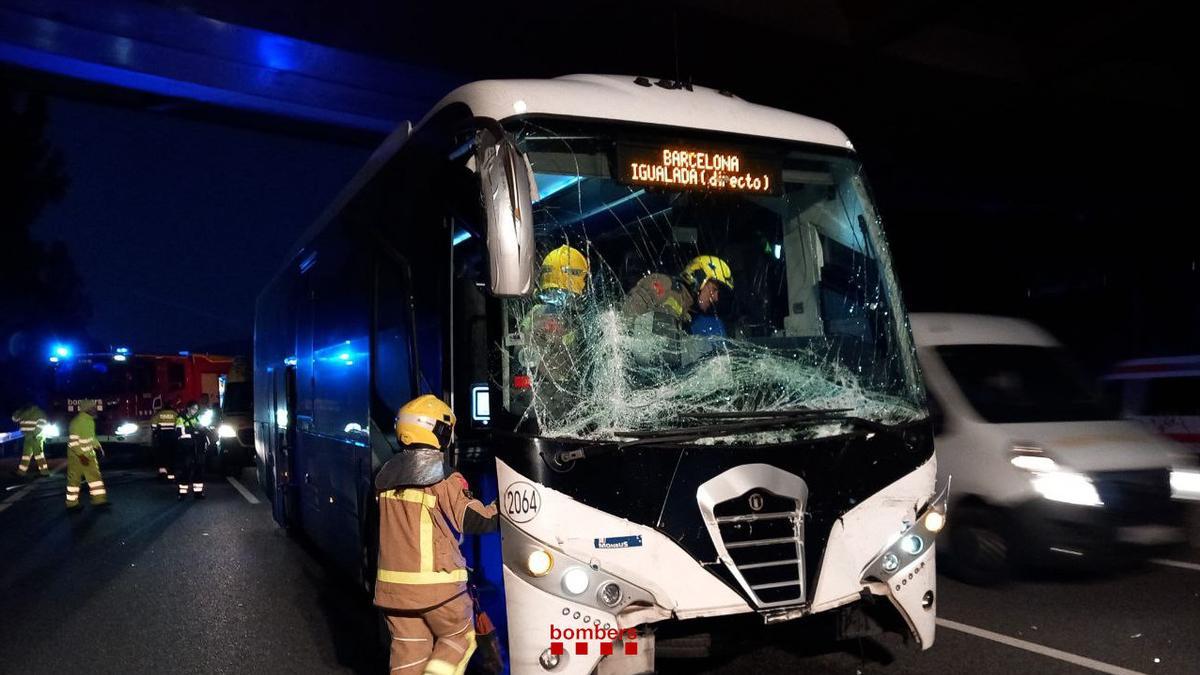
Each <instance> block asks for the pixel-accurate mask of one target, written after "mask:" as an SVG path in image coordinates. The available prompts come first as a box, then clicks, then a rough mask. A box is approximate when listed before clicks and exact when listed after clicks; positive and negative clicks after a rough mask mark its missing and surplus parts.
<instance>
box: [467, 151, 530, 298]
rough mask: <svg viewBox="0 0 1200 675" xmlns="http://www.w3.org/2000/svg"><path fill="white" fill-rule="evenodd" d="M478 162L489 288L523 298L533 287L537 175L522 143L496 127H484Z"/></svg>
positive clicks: (506, 296)
mask: <svg viewBox="0 0 1200 675" xmlns="http://www.w3.org/2000/svg"><path fill="white" fill-rule="evenodd" d="M476 148H477V150H476V155H475V162H476V166H477V167H479V180H480V184H481V186H482V190H483V211H484V214H485V217H486V220H487V248H488V259H489V261H490V267H491V279H490V282H489V290H490V291H491V292H492V295H495V296H497V297H501V298H519V297H524V296H527V295H529V293H530V292H531V291H532V290H533V247H534V243H533V199H532V196H531V195H530V190H529V186H530V185H531V184H532V183H533V177H532V176H530V175H529V169H528V166H529V165H528V164H526V163H525V158H524V157H523V156H522V155H521V152H520V151H519V150H517V146H516V145H515V144H514V143H513V142H512V140H511V139H510V138H508V136H507V135H502V136H500V137H497V136H496V132H494V131H492V130H491V129H483V130H482V131H480V132H479V138H478V143H477V144H476Z"/></svg>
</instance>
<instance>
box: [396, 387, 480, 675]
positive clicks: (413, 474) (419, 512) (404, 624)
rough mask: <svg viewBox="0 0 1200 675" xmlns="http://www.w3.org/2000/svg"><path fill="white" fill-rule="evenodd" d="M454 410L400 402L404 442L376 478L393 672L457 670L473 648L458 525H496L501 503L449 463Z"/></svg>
mask: <svg viewBox="0 0 1200 675" xmlns="http://www.w3.org/2000/svg"><path fill="white" fill-rule="evenodd" d="M454 422H455V419H454V413H453V412H452V411H451V410H450V407H449V406H447V405H446V404H445V403H443V402H442V401H441V400H440V399H438V398H437V397H436V396H432V395H428V394H426V395H425V396H420V397H418V398H415V399H413V400H412V401H409V402H408V403H406V404H405V405H404V407H402V408H400V412H399V414H398V415H397V416H396V436H397V437H398V438H399V439H400V444H401V450H400V451H399V452H398V453H397V454H396V455H395V456H394V457H392V458H391V459H390V460H388V462H387V463H386V464H384V465H383V468H382V469H380V471H379V475H378V476H377V477H376V479H375V490H376V494H377V495H378V498H379V572H378V575H377V577H376V583H375V604H376V605H377V606H379V607H380V608H382V609H383V610H385V615H386V618H387V624H388V630H389V631H390V632H391V634H392V642H391V644H392V651H391V672H392V673H393V674H398V675H414V674H417V673H428V674H433V675H451V674H453V673H462V672H463V671H464V670H465V669H466V665H467V662H468V661H469V660H470V659H471V654H472V653H473V652H474V651H475V619H474V612H473V604H472V601H471V596H470V594H469V593H468V592H467V565H466V560H465V559H464V558H463V555H462V552H461V551H460V550H459V548H458V538H457V537H456V536H455V532H461V533H464V534H480V533H484V532H494V531H496V529H497V527H498V525H499V523H498V519H497V514H496V505H495V504H490V505H488V506H484V505H483V503H481V502H480V501H479V500H477V499H475V498H473V497H472V496H471V493H470V491H469V490H468V486H467V481H466V479H465V478H463V476H462V474H460V473H458V472H451V471H449V470H448V469H447V466H446V451H447V449H448V448H449V447H450V445H451V444H452V443H453V439H454Z"/></svg>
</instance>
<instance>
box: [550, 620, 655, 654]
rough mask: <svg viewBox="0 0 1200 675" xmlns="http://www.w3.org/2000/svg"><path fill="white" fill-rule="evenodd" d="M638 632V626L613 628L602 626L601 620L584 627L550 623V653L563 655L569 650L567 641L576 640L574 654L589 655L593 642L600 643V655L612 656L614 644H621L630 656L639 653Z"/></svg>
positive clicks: (598, 647) (572, 651)
mask: <svg viewBox="0 0 1200 675" xmlns="http://www.w3.org/2000/svg"><path fill="white" fill-rule="evenodd" d="M637 638H638V632H637V629H636V628H613V627H612V626H609V625H607V624H606V625H605V626H601V625H600V623H599V622H596V623H595V624H593V625H591V626H583V627H582V628H562V627H559V626H555V625H554V624H550V653H551V654H553V655H555V656H562V655H563V654H565V653H566V652H567V645H566V643H567V642H574V643H575V644H574V645H573V647H574V649H572V650H571V653H572V654H575V655H578V656H587V655H588V653H589V652H590V650H591V644H592V643H593V642H595V643H598V646H597V649H598V651H597V653H599V654H600V656H612V655H613V653H614V645H616V644H618V643H619V644H620V645H621V649H622V650H623V651H624V653H625V654H628V655H630V656H633V655H636V654H637V653H638V644H637Z"/></svg>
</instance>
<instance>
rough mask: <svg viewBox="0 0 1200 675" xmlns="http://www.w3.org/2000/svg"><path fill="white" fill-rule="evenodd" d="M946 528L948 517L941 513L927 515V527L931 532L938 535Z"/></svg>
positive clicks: (935, 512) (934, 512)
mask: <svg viewBox="0 0 1200 675" xmlns="http://www.w3.org/2000/svg"><path fill="white" fill-rule="evenodd" d="M945 526H946V516H945V514H943V513H942V512H940V511H930V512H929V513H927V514H925V527H927V528H929V531H930V532H933V533H935V534H936V533H938V532H941V531H942V528H943V527H945Z"/></svg>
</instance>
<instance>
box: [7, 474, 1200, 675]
mask: <svg viewBox="0 0 1200 675" xmlns="http://www.w3.org/2000/svg"><path fill="white" fill-rule="evenodd" d="M4 469H7V466H0V470H4ZM105 481H106V483H107V485H108V490H109V494H110V495H111V496H112V499H113V501H114V506H113V507H112V509H110V510H109V511H107V512H102V511H97V510H95V509H92V508H91V507H90V506H87V507H85V509H84V512H83V513H80V514H71V515H68V514H67V513H65V512H64V510H63V492H64V484H65V478H64V477H63V475H62V472H61V470H59V471H58V472H57V473H56V474H55V475H53V476H51V477H49V478H42V479H39V480H37V481H34V482H28V481H27V482H25V483H21V484H18V482H17V481H16V480H15V479H13V478H11V477H9V476H8V475H7V471H5V475H4V476H3V477H2V478H0V607H2V608H0V638H2V639H0V673H54V674H56V675H61V673H64V672H70V671H73V670H80V671H84V672H89V673H117V672H120V673H161V672H192V673H277V672H302V673H350V672H357V673H381V672H386V666H385V664H384V663H383V662H382V661H381V660H380V659H379V657H378V656H377V654H378V653H379V650H378V648H377V645H378V634H377V630H378V626H377V623H376V620H375V617H374V614H373V612H372V611H371V609H370V607H369V604H368V603H367V601H366V599H365V598H364V597H363V596H362V595H361V594H360V593H359V592H358V591H357V590H356V589H355V588H353V587H352V586H348V585H345V584H344V583H343V582H341V581H340V580H339V579H338V578H336V577H335V576H333V575H331V574H329V573H327V572H326V570H325V569H324V567H323V566H322V565H321V564H320V563H319V562H318V561H317V559H316V557H315V556H314V554H313V553H312V552H311V550H309V549H308V547H306V546H304V545H303V544H302V543H300V542H298V541H296V540H295V539H293V538H291V537H289V536H288V535H287V534H286V533H285V532H284V531H282V530H281V529H279V528H278V527H276V526H275V524H274V523H273V521H272V520H271V516H270V511H269V509H268V506H267V505H266V503H265V500H263V499H261V498H260V497H259V495H258V492H257V490H256V489H255V488H254V486H253V482H252V481H253V475H252V472H250V471H247V472H245V474H244V476H242V477H241V479H240V481H241V482H240V486H241V487H244V488H247V489H246V493H248V494H250V495H251V496H253V497H259V501H260V503H258V504H252V503H250V501H249V500H248V499H247V497H246V496H244V494H243V492H242V491H240V490H238V489H237V488H236V487H235V485H234V484H233V483H232V482H231V481H228V480H226V479H224V478H222V479H217V478H216V477H212V476H210V477H209V481H208V495H209V498H208V499H207V500H204V501H200V502H197V501H194V500H191V499H189V500H187V501H184V502H178V501H177V500H176V495H175V488H174V487H173V486H170V485H166V484H164V483H160V482H158V481H157V479H156V478H155V477H154V476H153V475H152V473H151V471H150V470H149V469H147V468H142V467H138V466H134V465H129V464H128V463H127V464H126V465H125V466H121V465H120V464H119V463H118V462H112V463H111V466H110V467H109V468H107V469H106V471H105ZM9 488H12V489H9ZM1168 562H1175V563H1178V564H1175V565H1170V564H1162V563H1149V564H1146V565H1144V566H1141V567H1138V568H1135V569H1132V570H1126V571H1123V572H1121V573H1119V574H1113V575H1093V576H1079V575H1056V576H1043V577H1040V578H1023V579H1020V580H1018V581H1015V582H1013V583H1011V584H1008V585H1006V586H1004V587H1001V588H976V587H972V586H967V585H963V584H960V583H957V582H955V581H953V580H949V579H946V578H944V577H943V578H942V579H940V580H939V598H940V600H939V604H940V612H939V616H940V619H941V621H942V625H941V626H940V627H939V629H938V634H937V641H936V644H935V645H934V646H933V648H932V649H930V650H928V651H925V652H918V651H913V650H911V649H909V648H907V647H905V646H904V645H903V644H902V643H901V641H900V640H899V639H896V638H893V637H891V636H888V637H885V638H883V639H879V640H862V641H853V642H850V643H846V644H841V645H835V646H832V647H826V648H824V649H816V650H814V649H813V648H812V647H811V646H803V645H804V643H803V642H802V641H791V640H788V641H783V642H782V643H781V644H782V645H783V646H778V647H765V648H757V649H754V650H753V651H750V652H748V653H743V654H740V655H738V656H736V657H734V658H724V659H705V660H675V661H663V662H661V669H662V670H663V671H664V672H672V673H693V672H717V673H752V672H753V673H759V672H812V673H845V674H857V673H893V674H901V673H903V674H907V673H938V672H945V673H951V672H953V673H961V672H970V673H1005V674H1008V673H1014V672H1021V673H1025V672H1030V673H1034V672H1036V673H1071V672H1076V673H1083V672H1088V671H1089V670H1091V671H1093V672H1094V671H1095V670H1096V669H1099V670H1102V671H1106V672H1114V673H1120V672H1127V671H1134V672H1144V673H1195V672H1200V554H1197V552H1196V551H1191V552H1186V553H1183V554H1181V555H1178V556H1175V557H1174V558H1172V559H1171V560H1170V561H1168ZM1121 669H1126V670H1121Z"/></svg>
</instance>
